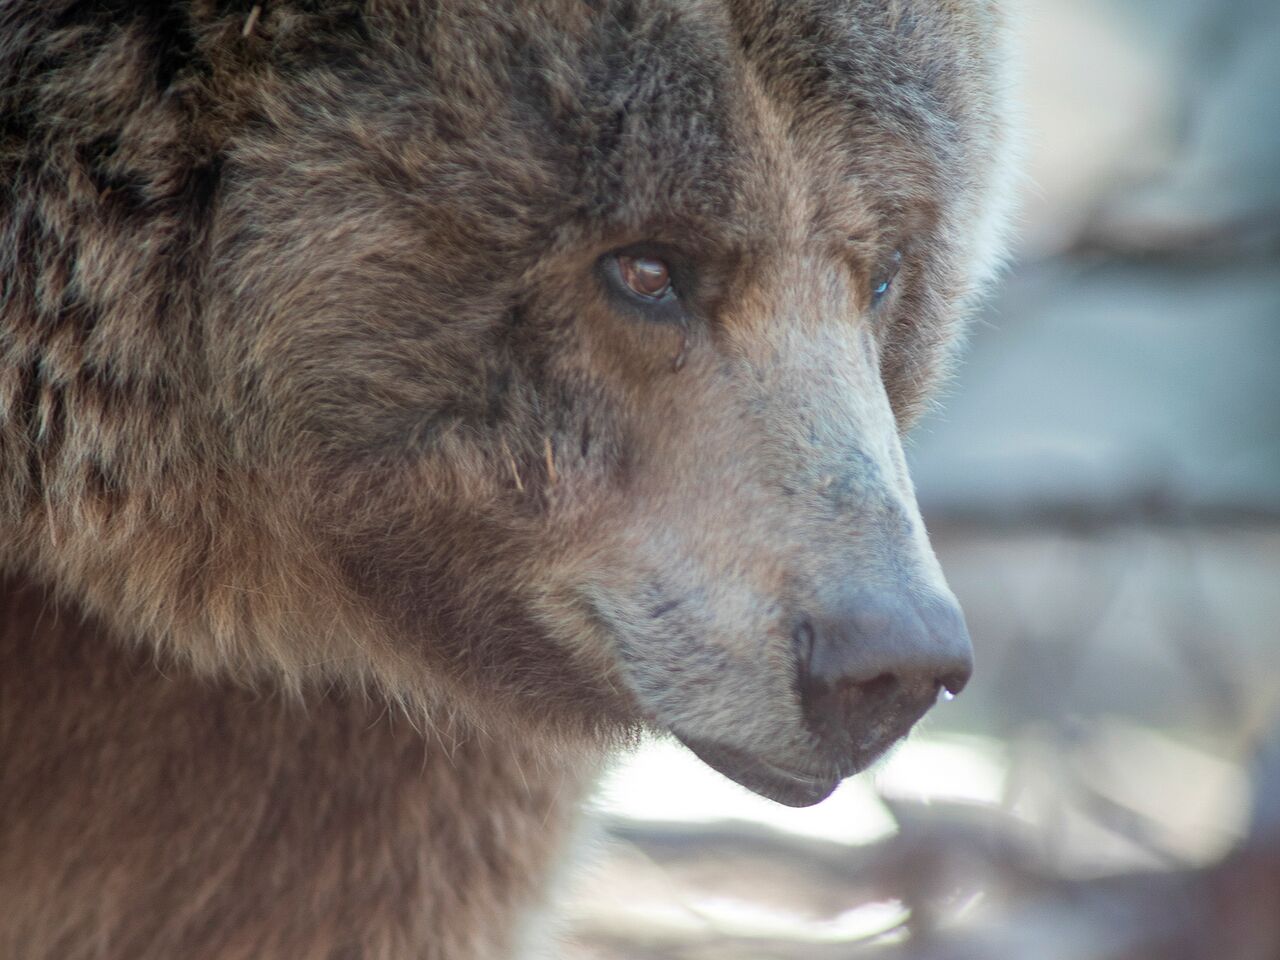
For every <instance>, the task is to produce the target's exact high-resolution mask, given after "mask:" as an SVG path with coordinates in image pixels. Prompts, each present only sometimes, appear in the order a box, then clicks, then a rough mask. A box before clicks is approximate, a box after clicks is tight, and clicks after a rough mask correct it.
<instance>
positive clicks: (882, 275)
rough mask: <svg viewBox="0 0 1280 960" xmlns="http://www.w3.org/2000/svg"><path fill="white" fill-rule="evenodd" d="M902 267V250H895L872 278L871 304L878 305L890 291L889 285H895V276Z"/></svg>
mask: <svg viewBox="0 0 1280 960" xmlns="http://www.w3.org/2000/svg"><path fill="white" fill-rule="evenodd" d="M901 267H902V251H901V250H895V251H893V253H892V254H890V256H889V258H888V259H887V260H886V261H885V262H884V263H882V264H881V265H880V268H879V269H878V270H876V272H875V275H874V276H873V277H872V278H871V305H872V306H873V307H874V306H877V305H878V304H879V303H880V301H881V300H883V299H884V297H885V294H887V293H888V292H889V287H891V286H892V285H893V278H894V277H896V276H897V275H898V270H899V269H901Z"/></svg>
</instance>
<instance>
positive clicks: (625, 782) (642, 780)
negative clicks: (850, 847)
mask: <svg viewBox="0 0 1280 960" xmlns="http://www.w3.org/2000/svg"><path fill="white" fill-rule="evenodd" d="M595 805H596V808H597V809H598V810H599V811H600V812H601V813H604V814H608V815H612V816H620V817H629V818H633V819H637V820H684V821H701V822H710V821H714V820H747V821H751V822H753V823H762V824H765V825H767V826H770V827H773V828H775V829H777V830H785V831H787V832H788V833H794V834H802V835H804V836H810V837H822V838H825V839H828V840H835V841H839V842H843V843H869V842H871V841H873V840H878V839H881V838H883V837H886V836H889V835H891V834H893V833H894V831H895V830H896V826H895V824H894V822H893V819H892V817H890V816H889V813H888V811H887V810H886V809H885V807H884V805H883V804H882V803H881V802H880V800H879V799H878V798H877V797H876V795H875V791H874V790H873V789H872V786H871V784H870V783H869V782H868V781H867V780H866V779H865V778H862V777H855V778H853V779H851V780H846V781H845V782H844V783H843V784H841V786H840V788H839V789H838V790H836V792H835V793H833V794H832V795H831V796H830V797H829V798H828V799H826V800H824V801H823V802H822V803H820V804H818V805H817V806H816V807H806V808H803V809H793V808H791V807H784V806H782V805H780V804H777V803H774V802H773V801H771V800H765V799H764V798H763V797H758V796H756V795H755V794H753V793H751V792H750V791H749V790H747V789H745V788H744V787H740V786H738V785H737V784H736V783H733V782H732V781H730V780H727V779H725V778H724V777H722V776H721V775H720V774H718V773H716V772H715V771H714V770H712V769H711V768H710V767H708V766H707V765H706V764H704V763H703V762H702V761H701V760H698V759H697V758H696V757H695V756H694V755H693V754H691V753H690V752H689V751H688V750H686V749H685V748H684V747H682V746H680V745H679V744H676V743H673V742H671V741H650V742H646V743H645V744H644V745H643V746H641V747H640V748H639V749H638V750H636V751H635V752H634V753H632V754H630V755H629V756H627V757H625V758H623V759H622V760H621V761H619V762H618V764H617V766H615V767H614V769H613V770H612V771H611V772H610V774H609V775H608V776H607V777H606V778H605V780H604V782H603V783H602V784H601V785H600V788H599V790H598V791H597V794H596V801H595Z"/></svg>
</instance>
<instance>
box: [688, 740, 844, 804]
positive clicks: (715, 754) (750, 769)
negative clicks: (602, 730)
mask: <svg viewBox="0 0 1280 960" xmlns="http://www.w3.org/2000/svg"><path fill="white" fill-rule="evenodd" d="M675 736H676V739H678V740H679V741H680V742H681V743H683V744H684V745H685V746H686V747H688V748H689V749H690V750H692V751H693V753H694V755H695V756H697V758H698V759H699V760H701V761H702V762H703V763H705V764H707V766H709V767H711V768H712V769H713V770H715V771H717V772H718V773H720V774H722V775H724V776H726V777H728V778H729V779H730V780H732V781H734V782H735V783H737V784H740V785H741V786H744V787H746V788H747V789H748V790H750V791H751V792H752V793H757V794H759V795H760V796H762V797H764V798H765V799H767V800H773V801H774V802H775V803H781V804H785V805H786V806H788V807H811V806H813V805H814V804H815V803H821V802H822V801H823V800H825V799H827V797H829V796H831V794H832V793H833V792H834V791H835V789H836V787H838V786H839V785H840V781H841V780H843V779H844V778H845V777H846V776H850V775H852V774H853V773H856V772H857V770H851V771H850V772H849V773H848V774H838V773H834V772H828V773H806V772H803V771H799V770H793V769H787V768H784V767H780V766H778V765H777V764H775V763H771V762H770V761H768V760H765V759H764V758H763V757H759V756H755V755H753V754H750V753H748V752H747V751H745V750H743V749H741V748H739V747H731V746H728V745H726V744H723V743H717V742H715V741H712V740H699V739H697V738H696V737H686V736H684V735H683V734H681V733H678V732H676V733H675Z"/></svg>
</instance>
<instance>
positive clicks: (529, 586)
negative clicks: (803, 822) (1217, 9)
mask: <svg viewBox="0 0 1280 960" xmlns="http://www.w3.org/2000/svg"><path fill="white" fill-rule="evenodd" d="M1003 32H1004V26H1003V23H1002V18H1001V16H1000V13H999V11H998V10H997V9H996V8H995V0H363V2H357V0H268V2H265V3H261V4H250V3H247V2H241V0H151V2H143V3H131V2H124V0H97V2H93V0H5V2H3V3H0V576H2V577H3V579H0V751H2V756H3V761H2V764H0V904H3V908H2V909H0V957H4V958H15V960H18V958H21V960H55V958H56V960H88V958H95V960H116V958H119V960H126V958H127V960H162V958H163V960H173V958H182V960H250V958H254V960H259V958H273V960H322V958H324V960H353V958H366V960H404V958H448V960H476V958H491V957H508V956H511V955H513V954H516V953H518V952H520V951H522V950H524V949H526V948H527V947H528V945H529V940H530V939H531V933H530V931H531V930H532V929H533V927H534V926H536V924H532V923H531V920H532V919H534V918H536V916H537V912H538V908H539V905H540V903H541V902H542V901H543V900H544V898H545V895H546V890H547V887H548V885H549V883H550V878H551V876H552V875H553V874H554V872H555V870H556V866H557V863H558V861H559V859H560V857H561V856H562V852H563V850H564V848H565V845H566V842H567V840H568V838H569V835H570V834H571V833H572V831H573V829H574V822H575V812H574V811H575V808H576V806H577V805H578V803H579V801H580V799H581V798H582V796H583V795H584V792H585V791H587V790H589V789H590V786H591V784H592V781H593V776H594V775H595V773H596V771H597V770H598V766H599V763H600V762H601V760H602V758H603V757H604V756H605V755H606V753H607V752H608V751H609V750H610V749H611V748H613V747H615V746H617V745H619V744H621V743H624V742H627V741H628V740H629V739H630V738H631V737H633V736H634V734H635V733H636V732H637V731H640V730H645V729H648V730H655V731H665V732H668V733H670V734H672V735H674V736H676V737H678V738H680V739H681V740H683V741H684V742H685V743H687V744H688V745H689V746H690V747H691V748H692V749H693V750H694V751H695V752H696V753H698V754H699V755H700V756H701V757H702V758H703V759H705V760H706V761H707V762H708V763H710V764H712V765H713V766H714V767H716V768H717V769H719V770H720V771H722V772H723V773H725V774H726V775H727V776H729V777H732V778H734V779H736V780H738V781H739V782H741V783H743V784H745V785H746V786H748V787H750V788H751V789H753V790H755V791H757V792H759V793H761V794H763V795H765V796H768V797H772V798H774V799H776V800H779V801H781V802H784V803H790V804H796V805H804V804H810V803H815V802H817V801H818V800H820V799H822V798H823V797H825V796H826V795H827V794H828V793H830V791H831V790H832V789H833V788H834V787H835V785H836V784H837V783H838V782H839V781H840V780H841V779H842V778H844V777H846V776H849V775H851V774H853V773H855V772H857V771H858V770H860V769H862V768H863V767H865V766H866V765H867V764H868V763H870V762H871V761H872V760H873V759H874V758H875V757H876V756H878V755H879V754H880V753H881V752H882V751H883V750H884V749H885V748H886V747H887V746H888V745H889V744H890V743H892V742H893V741H894V740H895V739H897V738H899V737H901V736H902V735H903V734H904V733H905V732H906V731H907V730H908V728H909V727H910V726H911V725H912V724H913V723H914V721H915V720H916V719H918V718H919V716H920V715H921V714H922V713H923V712H924V711H925V710H927V709H928V707H929V705H930V704H932V703H933V701H934V699H935V698H936V697H937V695H938V694H939V691H940V690H943V689H949V690H951V691H953V692H954V691H957V690H959V688H960V687H961V686H963V684H964V683H965V681H966V679H967V677H968V674H969V670H970V651H969V641H968V637H967V635H966V633H965V629H964V623H963V619H962V618H961V616H960V613H959V610H958V608H957V606H956V604H955V601H954V598H953V597H952V596H951V594H950V593H949V591H948V590H947V587H946V585H945V583H944V581H943V579H942V576H941V573H940V572H939V570H938V566H937V563H936V561H935V559H934V557H933V554H932V552H931V551H930V548H929V545H928V541H927V539H926V536H925V533H924V529H923V526H922V524H921V521H920V517H919V513H918V511H917V508H916V505H915V498H914V493H913V490H912V486H911V482H910V480H909V478H908V476H907V472H906V469H905V466H904V461H903V454H902V446H901V443H900V435H901V433H902V432H903V431H904V430H906V429H907V428H908V426H909V425H910V424H911V422H912V420H913V419H914V418H915V417H916V416H917V414H918V412H919V411H920V410H921V409H922V407H923V406H924V405H925V404H926V402H927V398H928V397H929V395H930V391H931V389H932V388H933V386H934V385H935V384H936V382H937V381H938V379H939V376H940V375H941V374H942V372H943V371H944V370H945V368H946V362H947V358H948V356H949V355H950V354H951V353H952V352H953V351H952V344H953V342H954V341H955V339H956V336H957V330H958V326H959V324H960V323H961V321H962V319H963V316H964V314H965V312H966V311H967V309H969V305H970V304H971V302H972V300H973V296H974V294H975V292H976V291H977V290H978V289H979V287H980V286H981V285H982V283H983V282H984V280H985V279H986V278H987V276H988V275H989V274H990V272H991V269H992V263H993V259H994V257H995V253H996V248H997V246H998V240H999V224H1000V222H1001V218H1002V210H1003V206H1004V199H1003V198H1004V196H1005V193H1006V191H1005V188H1004V180H1005V169H1006V167H1007V163H1006V160H1005V155H1006V152H1007V136H1006V133H1005V124H1004V120H1003V107H1002V101H1003V97H1004V93H1003V80H1002V72H1003V60H1004V58H1003V54H1002V53H1001V46H1002V42H1001V38H1002V36H1003ZM672 789H676V790H678V789H679V787H678V785H673V787H672Z"/></svg>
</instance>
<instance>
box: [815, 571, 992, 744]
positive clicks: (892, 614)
mask: <svg viewBox="0 0 1280 960" xmlns="http://www.w3.org/2000/svg"><path fill="white" fill-rule="evenodd" d="M794 639H795V642H796V661H797V671H798V681H799V683H798V686H799V692H800V698H801V704H802V706H803V708H804V712H805V717H806V719H807V720H808V722H809V725H810V727H811V728H812V729H813V730H814V732H815V733H817V734H818V735H819V737H820V739H823V740H824V741H830V742H832V743H835V744H837V745H839V744H845V745H848V744H851V743H853V742H855V741H858V740H859V738H862V739H865V738H866V737H868V736H872V734H871V732H870V731H875V730H880V731H885V730H891V731H895V732H893V733H892V736H891V738H893V739H896V737H898V736H901V735H902V734H904V733H905V732H906V730H907V729H908V728H909V727H910V726H911V724H913V723H914V722H915V721H916V720H918V719H919V718H920V717H921V716H922V715H923V714H924V713H925V712H926V711H927V710H928V709H929V707H930V706H931V705H932V704H933V702H934V700H935V699H936V698H937V696H938V692H939V691H940V690H946V691H948V692H949V693H951V694H953V695H954V694H957V693H959V692H960V691H961V690H963V689H964V688H965V686H966V684H968V682H969V678H970V676H971V675H972V673H973V649H972V646H971V644H970V641H969V631H968V629H967V628H966V626H965V622H964V615H963V613H962V612H961V610H960V606H959V604H958V603H956V601H955V600H954V599H953V598H951V597H949V596H939V595H930V596H926V597H915V596H907V595H896V594H883V593H881V594H859V595H850V596H847V597H844V598H841V600H840V601H839V602H837V603H835V604H833V605H831V607H830V608H829V609H826V610H822V611H813V612H812V613H810V615H809V616H808V617H806V618H804V619H803V620H802V621H801V622H800V624H799V625H798V626H797V627H796V630H795V633H794Z"/></svg>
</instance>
